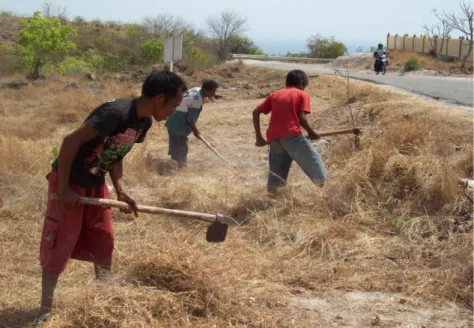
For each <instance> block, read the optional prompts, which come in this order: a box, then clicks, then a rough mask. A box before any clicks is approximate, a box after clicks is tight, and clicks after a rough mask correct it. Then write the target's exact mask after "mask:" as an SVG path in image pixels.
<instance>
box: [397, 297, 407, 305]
mask: <svg viewBox="0 0 474 328" xmlns="http://www.w3.org/2000/svg"><path fill="white" fill-rule="evenodd" d="M406 302H407V300H406V299H404V298H401V299H400V300H399V301H398V303H400V304H405V303H406Z"/></svg>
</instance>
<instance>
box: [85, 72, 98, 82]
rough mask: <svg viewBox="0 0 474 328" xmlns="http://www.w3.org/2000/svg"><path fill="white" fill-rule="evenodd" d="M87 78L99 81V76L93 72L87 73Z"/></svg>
mask: <svg viewBox="0 0 474 328" xmlns="http://www.w3.org/2000/svg"><path fill="white" fill-rule="evenodd" d="M87 78H88V79H89V80H90V81H97V77H96V76H95V74H92V73H87Z"/></svg>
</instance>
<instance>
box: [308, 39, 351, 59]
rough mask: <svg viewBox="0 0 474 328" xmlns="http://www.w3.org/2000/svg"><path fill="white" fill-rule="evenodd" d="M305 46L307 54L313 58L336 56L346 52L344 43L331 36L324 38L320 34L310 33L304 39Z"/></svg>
mask: <svg viewBox="0 0 474 328" xmlns="http://www.w3.org/2000/svg"><path fill="white" fill-rule="evenodd" d="M306 46H307V48H308V50H309V56H310V57H313V58H337V57H339V56H343V55H344V54H345V53H346V52H347V48H346V46H345V44H344V43H342V42H338V41H336V39H335V37H333V36H332V37H330V38H326V37H323V36H322V35H321V34H316V35H312V36H311V37H310V38H309V39H308V40H307V41H306Z"/></svg>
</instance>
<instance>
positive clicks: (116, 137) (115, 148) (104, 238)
mask: <svg viewBox="0 0 474 328" xmlns="http://www.w3.org/2000/svg"><path fill="white" fill-rule="evenodd" d="M184 91H186V85H185V83H184V82H183V80H182V79H181V78H180V77H179V76H178V75H176V74H174V73H172V72H166V71H162V72H153V73H151V74H150V75H149V76H148V77H147V78H146V80H145V82H144V83H143V86H142V95H141V96H140V97H139V98H136V99H117V100H113V101H110V102H107V103H105V104H102V105H100V106H99V107H97V108H96V109H94V110H93V111H92V112H91V113H90V115H89V116H88V117H87V118H86V120H85V122H84V124H82V126H80V127H79V128H78V129H77V130H75V131H74V132H72V133H71V134H70V135H68V136H66V137H65V138H64V141H63V143H62V145H61V149H60V152H59V157H58V159H57V160H56V161H55V162H54V163H53V165H52V170H51V173H50V174H49V175H48V179H49V189H48V199H49V200H48V206H47V211H46V215H45V220H44V225H43V233H42V237H41V246H40V262H41V267H42V270H43V273H42V295H41V316H43V317H44V315H45V314H46V313H47V312H49V311H50V309H51V308H52V303H53V295H54V289H55V288H56V283H57V280H58V277H59V274H60V273H61V272H62V271H63V270H64V269H65V267H66V264H67V261H68V260H69V258H73V259H77V260H82V261H89V262H93V263H94V268H95V273H96V278H98V279H100V278H104V277H105V276H106V275H107V273H108V272H110V269H111V264H112V251H113V248H114V237H113V230H112V217H111V210H110V208H108V209H104V208H101V207H96V206H87V205H82V204H80V203H79V197H80V196H82V197H95V198H108V189H107V185H106V183H105V175H106V174H107V172H109V174H110V177H111V179H112V182H113V184H114V187H115V190H116V192H117V199H118V200H120V201H124V202H127V203H128V204H130V208H131V209H133V212H134V213H135V215H137V206H136V203H135V200H134V199H133V198H132V197H131V196H130V195H129V194H128V193H127V192H126V191H125V188H124V184H123V180H122V176H123V173H122V160H123V157H124V156H125V155H126V154H127V153H128V152H129V151H130V149H131V148H132V147H133V145H134V144H135V143H141V142H143V141H144V139H145V135H146V133H147V131H148V129H149V128H150V126H151V124H152V117H153V118H154V119H155V120H156V121H163V120H166V118H167V117H168V116H170V115H171V114H173V112H174V111H175V109H176V107H177V106H178V105H179V104H180V103H181V101H182V99H183V92H184ZM52 194H57V195H58V197H59V199H58V200H54V199H51V195H52ZM126 212H131V211H126Z"/></svg>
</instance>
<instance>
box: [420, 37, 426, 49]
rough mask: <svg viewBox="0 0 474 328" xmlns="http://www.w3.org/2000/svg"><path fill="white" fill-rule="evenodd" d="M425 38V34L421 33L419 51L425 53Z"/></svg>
mask: <svg viewBox="0 0 474 328" xmlns="http://www.w3.org/2000/svg"><path fill="white" fill-rule="evenodd" d="M425 38H426V36H424V35H423V38H422V39H421V53H422V54H424V53H425Z"/></svg>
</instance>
